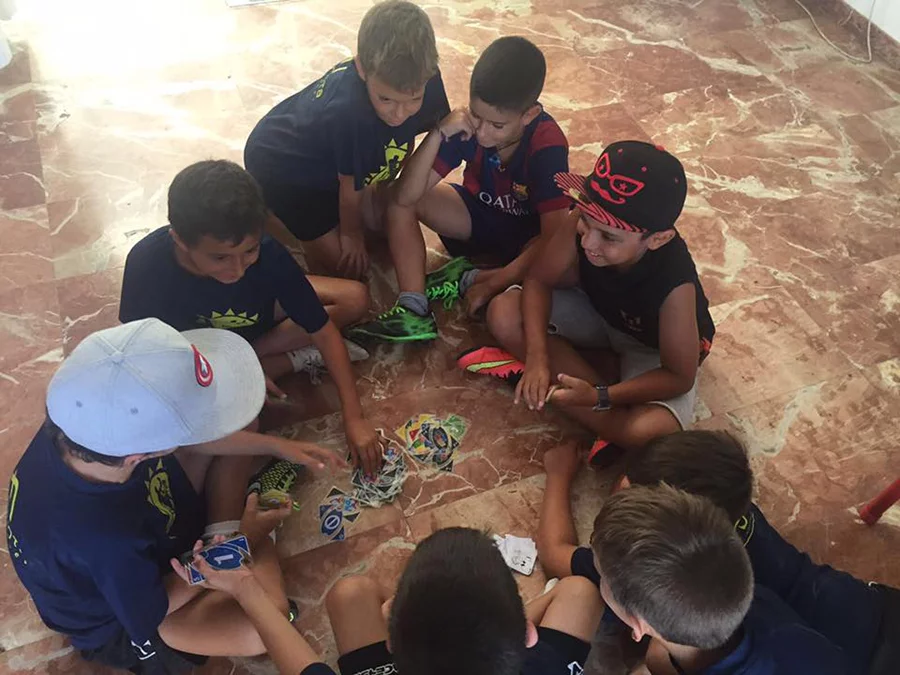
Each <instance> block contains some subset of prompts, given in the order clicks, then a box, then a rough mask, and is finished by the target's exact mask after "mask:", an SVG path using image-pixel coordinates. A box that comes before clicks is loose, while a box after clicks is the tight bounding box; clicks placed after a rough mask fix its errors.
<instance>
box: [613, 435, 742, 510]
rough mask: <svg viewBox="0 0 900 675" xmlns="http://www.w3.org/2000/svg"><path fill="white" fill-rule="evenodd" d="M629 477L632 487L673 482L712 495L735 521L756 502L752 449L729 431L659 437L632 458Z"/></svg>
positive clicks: (704, 495) (627, 473)
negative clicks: (748, 456)
mask: <svg viewBox="0 0 900 675" xmlns="http://www.w3.org/2000/svg"><path fill="white" fill-rule="evenodd" d="M625 475H626V476H627V477H628V482H629V483H631V484H632V485H648V486H655V485H659V483H668V484H669V485H671V486H672V487H676V488H678V489H679V490H684V491H686V492H690V493H691V494H693V495H700V496H701V497H706V498H707V499H709V500H710V501H712V503H713V504H715V505H716V506H718V507H719V508H722V509H724V510H725V512H726V513H728V517H729V518H731V522H732V523H734V522H736V521H737V520H738V519H739V518H740V517H741V516H743V515H745V514H746V513H747V510H748V509H749V508H750V501H751V499H752V498H753V471H752V470H751V469H750V460H749V459H748V458H747V450H746V448H744V446H743V445H742V444H741V442H740V441H739V440H738V439H737V438H735V437H734V436H732V435H731V434H729V433H728V432H726V431H703V430H694V431H678V432H675V433H674V434H669V435H667V436H661V437H659V438H656V439H654V440H652V441H650V442H649V443H648V444H647V445H645V446H644V447H643V448H641V449H639V450H635V451H634V452H633V453H631V454H630V455H629V458H628V466H627V467H626V470H625Z"/></svg>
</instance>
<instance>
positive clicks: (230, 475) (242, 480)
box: [206, 455, 257, 523]
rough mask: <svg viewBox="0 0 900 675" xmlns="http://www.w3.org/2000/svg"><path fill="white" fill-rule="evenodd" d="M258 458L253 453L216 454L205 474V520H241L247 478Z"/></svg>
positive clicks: (219, 521)
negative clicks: (219, 455) (218, 455)
mask: <svg viewBox="0 0 900 675" xmlns="http://www.w3.org/2000/svg"><path fill="white" fill-rule="evenodd" d="M256 462H257V460H256V458H255V457H253V456H252V455H231V456H222V457H215V458H214V459H213V461H212V463H211V464H210V466H209V471H207V474H206V508H207V516H206V517H207V521H208V522H210V523H221V522H223V521H226V520H240V519H241V515H242V514H243V513H244V502H245V501H246V499H247V482H248V481H249V480H250V476H251V474H252V471H253V467H254V465H255V464H256Z"/></svg>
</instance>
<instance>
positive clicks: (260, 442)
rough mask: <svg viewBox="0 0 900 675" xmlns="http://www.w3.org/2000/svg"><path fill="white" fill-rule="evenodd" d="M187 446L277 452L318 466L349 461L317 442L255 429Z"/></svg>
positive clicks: (216, 451)
mask: <svg viewBox="0 0 900 675" xmlns="http://www.w3.org/2000/svg"><path fill="white" fill-rule="evenodd" d="M185 449H186V450H189V451H192V452H197V453H200V454H203V455H217V456H218V455H275V456H277V457H281V458H283V459H286V460H288V461H291V462H294V463H296V464H303V465H304V466H308V467H310V468H312V469H315V470H319V471H321V470H324V469H326V468H328V469H330V470H331V471H334V470H336V469H340V468H344V467H346V462H344V460H343V459H341V458H340V457H338V455H337V454H335V453H334V452H333V451H331V450H327V449H325V448H321V447H319V446H318V445H315V444H314V443H306V442H304V441H293V440H289V439H287V438H282V437H281V436H270V435H268V434H260V433H257V432H255V431H236V432H234V433H233V434H230V435H228V436H226V437H225V438H220V439H219V440H217V441H210V442H208V443H200V444H198V445H190V446H187V447H186V448H185Z"/></svg>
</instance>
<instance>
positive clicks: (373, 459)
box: [344, 417, 382, 476]
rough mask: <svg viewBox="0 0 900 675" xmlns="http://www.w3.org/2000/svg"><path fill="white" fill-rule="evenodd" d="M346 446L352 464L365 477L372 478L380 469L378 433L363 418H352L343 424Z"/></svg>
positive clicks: (379, 440)
mask: <svg viewBox="0 0 900 675" xmlns="http://www.w3.org/2000/svg"><path fill="white" fill-rule="evenodd" d="M344 432H345V433H346V434H347V445H348V446H349V447H350V456H351V457H352V458H353V464H354V465H356V466H357V467H359V468H360V469H362V471H363V473H364V474H366V475H367V476H374V475H375V474H377V473H378V471H379V470H380V469H381V459H382V457H381V439H380V437H379V435H378V431H377V430H376V429H375V427H374V426H373V425H372V423H371V422H369V421H368V420H367V419H365V418H364V417H352V418H350V419H348V420H346V421H345V422H344Z"/></svg>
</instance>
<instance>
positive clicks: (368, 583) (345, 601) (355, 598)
mask: <svg viewBox="0 0 900 675" xmlns="http://www.w3.org/2000/svg"><path fill="white" fill-rule="evenodd" d="M366 598H375V599H376V600H379V599H380V598H381V590H380V589H379V587H378V584H376V583H375V582H374V581H372V580H371V579H369V578H368V577H362V576H353V577H344V578H343V579H339V580H338V581H337V583H335V585H334V586H332V587H331V590H330V591H328V595H327V596H326V597H325V608H326V610H327V612H328V614H329V616H334V614H335V613H336V612H340V611H341V609H342V608H345V607H353V606H358V605H360V604H362V602H363V600H364V599H366Z"/></svg>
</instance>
